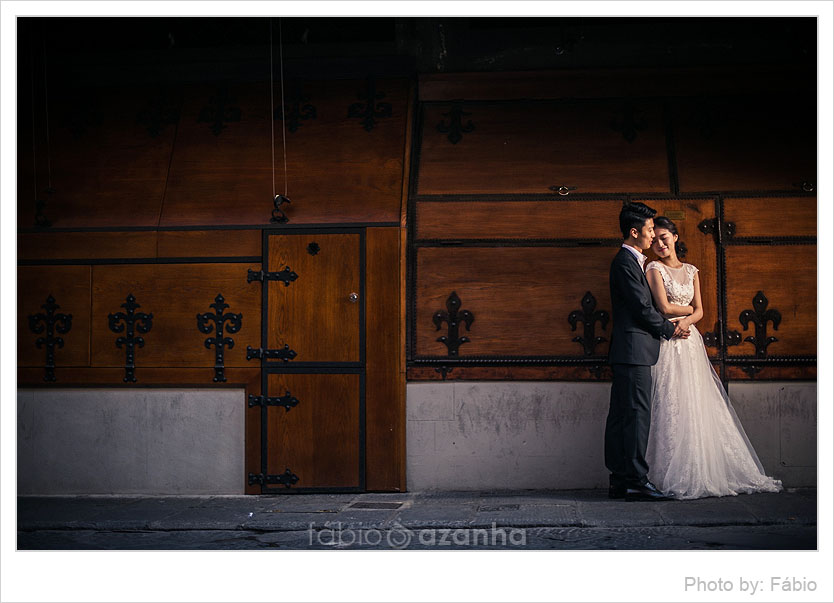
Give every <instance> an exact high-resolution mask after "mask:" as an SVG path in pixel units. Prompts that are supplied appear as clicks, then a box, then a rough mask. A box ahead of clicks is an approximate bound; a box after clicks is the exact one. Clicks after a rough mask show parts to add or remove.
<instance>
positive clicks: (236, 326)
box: [197, 293, 243, 383]
mask: <svg viewBox="0 0 834 603" xmlns="http://www.w3.org/2000/svg"><path fill="white" fill-rule="evenodd" d="M209 307H210V308H214V310H215V312H214V314H212V313H211V312H203V313H202V314H197V329H199V331H200V332H201V333H204V334H206V335H207V334H209V333H211V331H212V330H213V329H214V330H215V331H216V332H215V335H214V337H208V338H207V339H206V340H205V342H204V344H205V346H206V347H207V348H208V349H211V346H214V348H215V356H214V379H213V381H214V382H215V383H218V382H225V381H226V375H225V366H224V356H223V352H224V350H225V349H226V348H228V349H232V348H233V347H235V340H234V339H232V338H231V337H224V336H223V328H224V325H225V329H226V332H227V333H231V334H233V333H237V332H238V331H240V327H241V325H242V320H243V313H240V314H233V313H232V312H227V313H225V314H224V313H223V310H225V309H226V308H228V307H229V304H227V303H226V300H225V299H224V298H223V296H222V295H221V294H219V293H218V294H217V297H215V298H214V303H213V304H209ZM209 321H214V326H212V325H211V324H209Z"/></svg>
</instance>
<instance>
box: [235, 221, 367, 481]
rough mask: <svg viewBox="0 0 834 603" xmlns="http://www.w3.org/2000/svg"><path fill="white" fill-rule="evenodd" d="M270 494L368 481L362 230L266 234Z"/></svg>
mask: <svg viewBox="0 0 834 603" xmlns="http://www.w3.org/2000/svg"><path fill="white" fill-rule="evenodd" d="M265 237H266V239H265V250H266V253H265V258H264V260H265V262H264V263H265V267H264V271H263V273H262V274H261V275H260V278H262V279H263V282H264V285H263V287H264V296H265V300H264V301H265V303H264V316H265V320H264V328H263V337H262V340H263V345H264V347H263V348H262V349H261V350H260V352H259V355H260V356H261V363H262V367H263V390H262V391H263V392H264V395H263V396H257V397H255V396H253V397H252V398H251V399H250V405H257V406H260V407H261V455H262V458H261V473H260V474H258V475H254V474H250V476H249V481H250V483H256V484H260V485H261V491H262V492H276V493H284V492H287V493H289V492H311V491H356V490H363V489H364V487H365V470H364V459H365V455H364V450H365V442H364V433H365V429H364V420H365V415H364V413H365V400H364V391H365V387H364V384H365V364H364V362H365V349H364V347H365V346H364V340H365V337H364V323H365V321H364V314H365V312H364V308H365V300H364V293H365V291H364V261H365V254H364V246H365V237H364V232H363V231H362V230H361V229H349V230H341V231H337V232H333V231H326V230H323V229H319V230H306V229H305V230H292V231H282V232H281V233H280V234H278V233H267V234H266V235H265Z"/></svg>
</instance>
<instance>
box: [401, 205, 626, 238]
mask: <svg viewBox="0 0 834 603" xmlns="http://www.w3.org/2000/svg"><path fill="white" fill-rule="evenodd" d="M622 206H623V202H622V200H619V199H613V200H608V201H584V200H583V201H565V200H562V199H560V198H554V200H553V201H514V202H512V203H507V202H496V201H442V202H429V201H426V202H421V203H417V238H418V239H458V238H460V239H500V238H507V239H516V238H531V239H572V238H576V239H622V234H621V233H620V228H619V215H620V209H622ZM585 216H593V220H592V221H589V220H588V219H586V218H585Z"/></svg>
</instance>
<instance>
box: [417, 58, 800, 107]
mask: <svg viewBox="0 0 834 603" xmlns="http://www.w3.org/2000/svg"><path fill="white" fill-rule="evenodd" d="M808 75H809V74H802V73H801V71H800V70H798V69H797V68H795V67H791V66H781V65H780V66H775V65H766V66H759V65H744V66H739V65H709V66H706V67H700V66H696V67H682V66H675V67H651V68H636V69H635V68H622V69H564V70H547V71H545V70H542V71H534V72H530V71H527V72H525V71H504V72H495V71H491V72H486V73H484V72H472V73H424V74H420V76H419V78H420V79H419V82H420V86H419V90H420V100H421V101H444V100H446V101H448V100H455V99H468V100H474V99H478V100H513V99H518V98H529V99H560V98H605V97H612V96H613V97H622V96H637V97H640V96H698V95H701V94H703V93H704V90H709V91H710V92H712V93H713V94H738V93H739V92H740V91H744V92H756V93H763V94H764V93H770V92H772V90H773V82H774V81H803V80H804V79H805V78H807V77H808Z"/></svg>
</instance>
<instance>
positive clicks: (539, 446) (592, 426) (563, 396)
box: [406, 382, 817, 490]
mask: <svg viewBox="0 0 834 603" xmlns="http://www.w3.org/2000/svg"><path fill="white" fill-rule="evenodd" d="M610 389H611V385H610V383H565V382H479V383H473V382H460V383H456V382H444V383H410V384H408V386H407V398H406V408H407V423H406V425H407V429H406V433H407V440H406V445H407V467H406V471H407V473H406V475H407V486H408V489H409V490H425V489H443V490H478V489H520V488H521V489H523V488H556V489H571V488H603V487H607V486H608V471H607V470H606V469H605V465H604V461H603V434H604V430H605V418H606V416H607V414H608V400H609V394H610ZM730 396H731V398H732V400H733V405H734V408H735V409H736V412H737V414H738V416H739V419H740V420H741V421H742V424H743V425H744V427H745V430H746V432H747V435H748V437H749V438H750V441H751V442H752V444H753V446H754V447H755V449H756V451H757V453H758V455H759V457H760V459H761V461H762V464H763V465H764V468H765V470H766V472H767V474H768V475H771V476H774V477H776V478H778V479H781V480H783V482H784V484H785V486H786V487H800V486H815V485H816V483H817V478H816V433H817V420H816V408H817V406H816V405H817V399H816V397H817V387H816V383H788V382H785V383H775V382H768V383H732V384H730Z"/></svg>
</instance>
